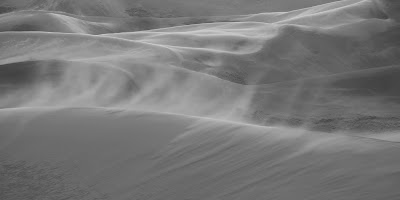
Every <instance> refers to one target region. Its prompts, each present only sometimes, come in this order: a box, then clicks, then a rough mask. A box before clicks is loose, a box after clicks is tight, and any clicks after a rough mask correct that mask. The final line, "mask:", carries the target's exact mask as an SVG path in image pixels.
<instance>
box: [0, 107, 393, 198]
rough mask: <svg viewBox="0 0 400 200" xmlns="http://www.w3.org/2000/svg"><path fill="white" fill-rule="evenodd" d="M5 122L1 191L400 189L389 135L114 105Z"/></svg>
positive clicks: (346, 193)
mask: <svg viewBox="0 0 400 200" xmlns="http://www.w3.org/2000/svg"><path fill="white" fill-rule="evenodd" d="M0 124H1V126H2V130H3V131H2V132H1V134H0V137H1V143H0V147H1V151H0V160H1V162H0V163H1V168H0V170H1V172H2V173H1V174H6V176H3V177H2V180H3V181H1V182H0V184H1V187H2V188H6V190H4V191H5V192H2V193H1V194H0V197H1V198H2V199H46V198H70V199H185V198H186V199H188V198H192V199H265V198H274V199H316V200H317V199H359V198H361V199H395V198H396V197H397V196H398V195H400V194H399V192H398V190H397V189H396V187H397V185H398V181H399V178H398V173H399V171H398V169H399V167H400V160H399V159H398V157H397V155H398V153H400V152H399V151H400V148H399V146H398V144H395V143H391V142H385V141H379V140H372V139H365V138H358V137H348V136H344V135H334V134H325V133H317V132H309V131H304V130H299V129H297V130H295V129H288V128H271V127H260V126H251V125H245V124H236V123H230V122H224V121H216V120H213V119H204V118H203V119H201V118H193V117H188V116H182V115H166V114H157V113H146V112H132V111H123V110H112V109H84V108H82V109H43V108H29V109H26V108H20V109H6V110H2V111H1V112H0ZM371 160H373V162H371ZM24 174H26V175H24ZM14 183H17V184H18V186H17V185H15V184H14Z"/></svg>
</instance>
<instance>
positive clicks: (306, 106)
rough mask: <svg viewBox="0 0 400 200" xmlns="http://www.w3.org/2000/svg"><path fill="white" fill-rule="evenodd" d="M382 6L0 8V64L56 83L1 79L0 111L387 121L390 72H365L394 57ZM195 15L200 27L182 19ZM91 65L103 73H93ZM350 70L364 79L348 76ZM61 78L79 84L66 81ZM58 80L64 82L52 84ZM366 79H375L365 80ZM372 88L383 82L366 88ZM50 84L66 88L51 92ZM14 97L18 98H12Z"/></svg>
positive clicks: (348, 1) (391, 26) (394, 61)
mask: <svg viewBox="0 0 400 200" xmlns="http://www.w3.org/2000/svg"><path fill="white" fill-rule="evenodd" d="M390 3H391V2H390V1H372V0H363V1H354V0H345V1H339V2H333V3H330V4H326V5H320V6H314V7H311V8H306V9H300V10H295V11H290V12H279V13H261V14H252V15H240V16H212V17H202V18H171V19H157V18H129V17H121V18H119V17H114V18H112V17H101V16H100V17H95V16H78V15H73V14H67V13H60V12H52V11H18V12H13V13H9V14H4V15H2V16H1V17H0V24H2V26H0V27H2V29H3V30H2V31H3V32H1V33H0V43H1V44H2V45H1V51H2V52H4V53H2V54H1V55H0V63H1V64H2V65H3V66H4V69H5V70H6V69H9V68H10V67H7V66H11V65H15V66H20V65H24V64H23V63H24V62H33V63H35V65H37V66H40V63H41V62H44V65H46V63H49V62H48V61H49V60H50V61H51V60H55V61H56V62H54V63H57V65H58V66H59V67H57V68H58V69H59V70H58V71H60V72H59V73H53V72H51V71H49V70H51V68H46V67H45V68H43V69H42V70H44V71H48V72H42V73H41V74H45V75H41V77H43V76H46V77H51V76H56V78H46V79H44V80H41V79H37V78H35V77H33V76H37V73H32V74H31V75H28V74H29V73H30V72H26V73H24V74H26V76H32V77H31V78H29V79H28V80H31V79H36V80H38V81H35V82H30V83H32V84H33V85H30V88H32V87H33V88H36V89H35V90H28V92H25V91H26V87H21V88H20V89H15V88H16V87H15V86H14V87H13V88H14V89H15V90H14V89H7V88H8V87H9V85H10V83H7V81H4V83H3V84H4V86H3V87H2V88H4V89H3V90H5V91H9V92H7V93H5V94H4V95H3V96H4V97H5V98H2V100H1V102H4V103H2V105H1V107H10V106H16V107H18V106H44V105H50V106H62V105H64V106H67V105H68V106H90V105H93V106H110V107H123V108H126V109H131V108H134V109H135V108H146V109H149V110H151V111H162V112H171V113H183V114H190V115H195V116H206V117H207V116H208V117H216V118H219V119H224V118H225V119H232V120H233V119H234V120H237V121H245V122H250V123H257V124H269V123H275V122H277V123H281V122H282V123H289V124H292V125H295V126H298V125H307V123H311V124H310V127H315V126H316V127H321V126H320V125H316V124H315V123H319V122H316V120H317V119H318V118H327V119H329V118H335V119H337V120H339V121H346V120H349V121H350V122H349V123H357V119H358V118H364V119H367V118H369V117H370V116H378V117H382V119H386V118H391V117H396V115H397V113H396V112H394V113H393V112H388V113H389V114H387V115H384V114H382V113H385V112H387V111H388V110H393V111H394V110H396V109H393V108H397V107H398V105H397V103H396V102H398V101H397V99H398V98H399V96H398V95H399V94H398V93H397V92H396V91H395V90H396V89H395V88H396V82H395V79H396V78H393V77H395V76H393V77H392V78H390V77H388V80H391V81H388V80H387V79H386V78H383V77H382V76H381V75H379V74H381V73H380V72H379V73H378V74H375V73H364V72H365V71H368V70H376V71H381V70H382V71H386V70H385V69H386V67H388V66H397V65H398V63H399V62H400V61H399V59H400V56H399V44H398V42H397V38H398V36H399V32H398V30H400V29H399V28H398V27H399V26H398V23H397V22H396V20H395V18H393V17H392V15H391V14H388V13H391V12H392V11H391V10H388V8H389V7H387V6H386V7H383V5H388V4H390ZM390 9H395V7H390ZM196 19H197V20H198V22H199V23H200V24H189V25H185V24H187V23H189V22H190V21H192V22H190V23H196V21H195V20H196ZM143 20H144V21H143ZM43 21H47V23H42V22H43ZM140 24H143V25H142V26H140ZM25 25H28V27H26V26H25ZM145 29H150V30H145ZM60 47H61V48H60ZM13 63H14V64H13ZM20 63H22V64H20ZM50 63H51V62H50ZM74 65H79V66H81V67H79V68H78V67H74ZM16 68H21V70H22V71H24V70H27V69H26V68H24V69H22V68H23V67H16ZM98 68H101V69H102V70H103V69H104V68H106V69H105V70H106V71H109V72H110V73H111V74H114V75H112V76H110V77H108V78H103V77H105V76H103V75H101V73H98V72H97V71H98ZM80 70H84V71H85V72H80ZM389 71H390V72H385V73H386V75H384V76H389V74H390V73H391V72H393V74H398V72H397V70H396V69H394V68H392V69H391V70H389ZM4 73H5V74H7V73H8V72H6V71H5V72H4ZM349 73H350V74H351V75H350V76H355V77H357V76H360V77H364V78H362V79H365V80H366V81H362V82H360V83H359V82H358V81H352V80H351V79H352V78H351V77H350V76H349V75H348V74H349ZM332 76H333V77H336V78H334V79H336V81H333V80H332V81H333V82H340V81H344V80H347V79H349V80H348V81H347V82H346V83H347V84H348V85H346V86H343V85H340V84H334V83H327V81H325V80H330V79H331V78H330V77H332ZM71 77H74V80H76V81H77V82H78V83H81V84H77V85H70V84H68V79H69V78H71ZM111 77H112V78H111ZM346 77H349V78H346ZM48 79H53V80H55V81H51V82H50V83H49V81H47V80H48ZM61 80H65V81H64V82H61V83H58V82H59V81H61ZM88 80H94V81H88ZM310 80H312V81H310ZM367 80H374V81H373V82H374V83H371V84H370V85H368V83H367V82H368V81H367ZM102 81H103V82H102ZM113 81H114V82H115V83H112V82H113ZM328 82H329V81H328ZM286 83H287V84H286ZM374 84H375V85H383V86H384V87H388V88H387V90H386V89H385V90H384V91H385V92H383V93H379V92H375V91H374V90H376V89H373V88H374V87H375V86H373V85H374ZM310 85H317V86H318V87H314V86H312V87H311V86H310ZM42 86H43V87H42ZM383 86H378V88H382V87H383ZM368 87H372V88H368ZM89 88H90V89H89ZM133 88H134V89H133ZM60 90H66V91H71V92H65V93H64V95H61V94H60V92H57V91H60ZM32 91H34V92H32ZM88 91H90V92H88ZM184 91H185V92H184ZM315 91H317V92H316V93H315ZM221 92H222V93H221ZM101 93H104V94H106V95H103V96H104V97H100V96H99V95H100V94H101ZM218 93H221V94H223V95H217V94H218ZM361 94H362V95H361ZM367 94H368V95H367ZM21 95H22V96H25V97H27V96H29V98H22V99H24V100H22V101H20V100H18V101H15V100H13V99H21ZM60 95H61V96H62V97H61V98H60ZM181 96H183V98H181ZM10 102H12V103H10ZM210 102H218V103H210ZM294 102H296V103H294ZM357 102H363V103H361V104H360V105H361V106H358V103H357ZM384 102H385V103H384ZM386 102H387V103H386ZM363 104H366V107H369V108H368V109H365V108H363V106H362V105H363ZM194 105H195V106H194ZM218 107H221V108H220V109H219V108H218ZM335 110H339V111H335ZM334 121H335V123H333V124H328V125H326V124H324V123H323V124H324V125H323V126H322V127H327V126H329V127H330V128H326V130H329V129H333V130H336V129H338V128H339V126H340V125H338V124H336V120H334ZM394 121H396V120H394ZM346 123H347V122H346ZM335 124H336V125H335ZM378 124H380V122H379V123H378ZM377 126H382V127H384V129H386V128H387V127H391V128H389V129H395V128H396V127H397V125H395V124H392V123H390V125H383V124H381V125H377ZM324 129H325V128H324ZM377 130H379V128H377Z"/></svg>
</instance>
